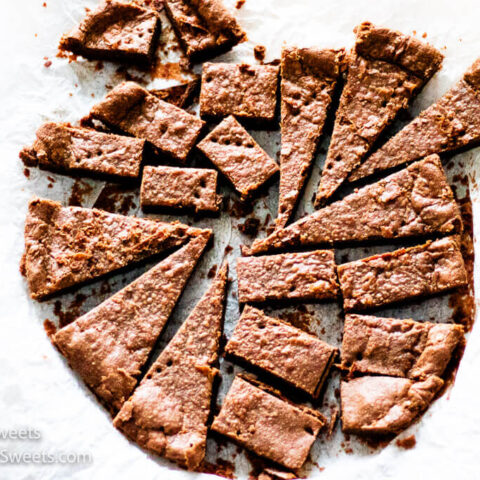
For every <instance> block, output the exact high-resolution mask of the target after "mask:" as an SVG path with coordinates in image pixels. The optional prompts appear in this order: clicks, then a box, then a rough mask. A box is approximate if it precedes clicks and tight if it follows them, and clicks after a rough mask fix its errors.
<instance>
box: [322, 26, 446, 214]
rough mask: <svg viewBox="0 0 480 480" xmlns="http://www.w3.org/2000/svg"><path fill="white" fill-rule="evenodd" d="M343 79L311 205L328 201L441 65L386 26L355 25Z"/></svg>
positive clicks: (429, 50)
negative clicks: (344, 78) (315, 194)
mask: <svg viewBox="0 0 480 480" xmlns="http://www.w3.org/2000/svg"><path fill="white" fill-rule="evenodd" d="M356 35H357V39H356V44H355V48H354V51H353V52H352V54H351V55H350V62H349V66H348V75H347V82H346V84H345V87H344V89H343V92H342V96H341V99H340V106H339V107H338V111H337V114H336V118H335V126H334V129H333V134H332V140H331V142H330V147H329V149H328V154H327V159H326V161H325V166H324V168H323V173H322V178H321V180H320V186H319V189H318V193H317V198H316V205H317V206H320V205H322V204H323V203H324V202H325V201H326V200H328V199H329V198H330V197H331V196H332V195H333V194H334V192H335V191H336V190H337V189H338V187H340V185H341V184H342V183H343V182H344V181H345V180H346V179H347V177H348V175H349V174H350V172H352V171H353V170H354V169H355V168H356V167H358V166H359V165H360V163H361V162H362V160H363V158H364V157H365V155H366V154H367V153H368V152H369V151H370V149H371V148H372V146H373V144H374V142H375V141H376V140H377V139H378V137H379V136H380V134H381V133H382V132H383V131H384V130H385V128H386V127H388V126H389V125H390V124H391V123H392V122H393V120H394V119H395V117H396V116H397V114H398V113H399V112H400V110H402V109H404V108H406V107H407V106H408V104H409V102H410V101H411V100H412V98H414V97H415V95H416V94H417V93H418V92H419V91H420V89H421V88H422V87H423V86H424V85H425V83H426V82H427V81H428V80H429V79H430V77H432V75H433V74H434V73H435V72H436V71H437V70H438V69H439V68H440V66H441V64H442V60H443V55H442V54H441V53H440V52H439V51H438V50H436V49H435V48H433V47H431V46H429V45H426V44H425V43H422V42H420V41H418V40H416V39H415V38H412V37H408V36H406V35H403V34H401V33H400V32H396V31H393V30H389V29H387V28H381V27H375V26H374V25H372V24H371V23H362V24H361V25H359V26H358V27H357V28H356Z"/></svg>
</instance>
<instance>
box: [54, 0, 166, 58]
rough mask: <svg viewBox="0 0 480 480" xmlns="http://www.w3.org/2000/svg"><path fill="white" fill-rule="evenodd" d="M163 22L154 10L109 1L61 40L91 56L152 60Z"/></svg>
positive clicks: (78, 52)
mask: <svg viewBox="0 0 480 480" xmlns="http://www.w3.org/2000/svg"><path fill="white" fill-rule="evenodd" d="M160 30H161V23H160V18H159V16H158V14H157V13H156V12H155V11H154V10H150V9H147V8H142V7H140V6H139V5H137V4H135V3H133V2H126V1H118V0H105V1H103V2H102V3H101V4H100V5H99V7H98V8H97V9H95V10H93V11H90V12H88V13H87V15H86V16H85V18H84V19H83V20H82V22H81V23H80V25H78V26H77V27H75V28H74V29H73V30H72V31H70V32H69V33H67V34H65V35H64V36H63V37H62V39H61V40H60V46H59V48H60V50H63V51H68V52H72V53H74V54H75V55H81V56H83V57H85V58H88V59H98V60H109V61H111V60H113V61H123V62H125V61H127V62H133V63H139V64H142V65H148V64H150V63H152V61H153V57H154V54H155V49H156V46H157V40H158V36H159V34H160Z"/></svg>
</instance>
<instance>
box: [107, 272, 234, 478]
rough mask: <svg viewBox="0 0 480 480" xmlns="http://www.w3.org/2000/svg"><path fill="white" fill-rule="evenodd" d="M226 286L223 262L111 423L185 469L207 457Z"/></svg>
mask: <svg viewBox="0 0 480 480" xmlns="http://www.w3.org/2000/svg"><path fill="white" fill-rule="evenodd" d="M226 285H227V265H226V264H225V265H223V267H222V268H221V269H220V271H219V272H218V274H217V276H216V277H215V279H214V280H213V282H212V284H211V286H210V288H209V289H208V290H207V292H206V293H205V295H204V296H203V297H202V299H201V300H200V301H199V303H198V304H197V305H196V307H195V308H194V310H193V311H192V313H191V314H190V316H189V317H188V318H187V320H185V322H184V323H183V325H182V326H181V327H180V329H179V330H178V332H177V333H176V334H175V336H174V337H173V338H172V340H171V341H170V343H169V344H168V345H167V346H166V347H165V349H164V350H163V352H162V353H161V354H160V356H159V357H158V359H157V360H156V361H155V363H154V364H153V365H152V367H151V368H150V370H149V372H148V373H147V375H146V376H145V378H144V379H143V380H142V382H141V383H140V385H139V386H138V388H137V389H136V390H135V392H134V393H133V395H132V396H131V397H130V399H129V400H128V401H127V402H126V403H125V404H124V405H123V407H122V409H121V410H120V412H119V413H118V415H117V416H116V417H115V420H114V422H113V423H114V425H115V426H116V427H117V428H118V429H120V430H121V431H123V432H124V433H125V434H126V435H127V436H128V437H129V438H130V439H132V440H133V441H135V442H136V443H138V444H139V445H140V446H142V447H144V448H146V449H148V450H150V451H152V452H154V453H157V454H159V455H162V456H164V457H166V458H168V459H170V460H173V461H175V462H177V463H179V464H180V465H182V466H185V467H187V468H188V469H195V468H196V467H198V466H199V465H200V463H201V462H202V460H203V458H204V457H205V447H206V442H207V425H206V424H207V420H208V417H209V414H210V405H211V399H212V398H211V397H212V385H213V381H214V378H215V375H216V374H217V370H216V369H215V368H214V366H215V364H216V363H217V360H218V349H219V341H220V335H221V332H222V319H223V312H224V307H225V293H226Z"/></svg>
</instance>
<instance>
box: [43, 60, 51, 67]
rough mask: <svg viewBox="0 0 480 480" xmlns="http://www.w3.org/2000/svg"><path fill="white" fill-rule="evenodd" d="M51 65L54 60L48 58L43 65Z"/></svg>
mask: <svg viewBox="0 0 480 480" xmlns="http://www.w3.org/2000/svg"><path fill="white" fill-rule="evenodd" d="M51 65H52V61H51V60H47V61H46V62H45V63H44V64H43V66H44V67H45V68H48V67H50V66H51Z"/></svg>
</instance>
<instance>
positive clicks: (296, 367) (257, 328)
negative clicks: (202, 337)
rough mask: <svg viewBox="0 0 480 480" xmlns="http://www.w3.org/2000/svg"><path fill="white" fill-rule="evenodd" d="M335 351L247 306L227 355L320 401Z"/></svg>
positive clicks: (329, 346)
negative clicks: (319, 396)
mask: <svg viewBox="0 0 480 480" xmlns="http://www.w3.org/2000/svg"><path fill="white" fill-rule="evenodd" d="M336 351H337V350H336V348H334V347H332V346H331V345H329V344H328V343H325V342H322V340H320V339H319V338H318V337H316V336H315V335H311V334H309V333H307V332H304V331H303V330H300V329H299V328H295V327H294V326H293V325H290V324H289V323H287V322H284V321H282V320H279V319H277V318H273V317H269V316H267V315H265V313H264V312H262V311H261V310H258V309H256V308H254V307H251V306H249V305H246V306H245V308H244V310H243V313H242V315H241V317H240V320H239V321H238V323H237V325H236V327H235V330H234V332H233V335H232V337H231V338H230V340H229V341H228V343H227V345H226V347H225V353H227V354H228V355H232V356H234V357H235V358H238V359H240V360H243V361H245V362H248V363H249V364H251V365H254V366H255V367H258V368H261V369H262V370H264V371H266V372H268V373H269V374H271V375H274V376H276V377H277V378H280V379H282V380H283V381H285V382H287V383H289V384H290V385H292V386H294V387H295V388H298V389H299V390H303V391H304V392H306V393H308V394H309V395H311V396H312V397H314V398H317V397H318V395H319V393H320V390H321V388H322V385H323V382H324V380H325V378H326V376H327V375H328V372H329V371H330V367H331V365H332V362H333V359H334V357H335V354H336Z"/></svg>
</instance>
